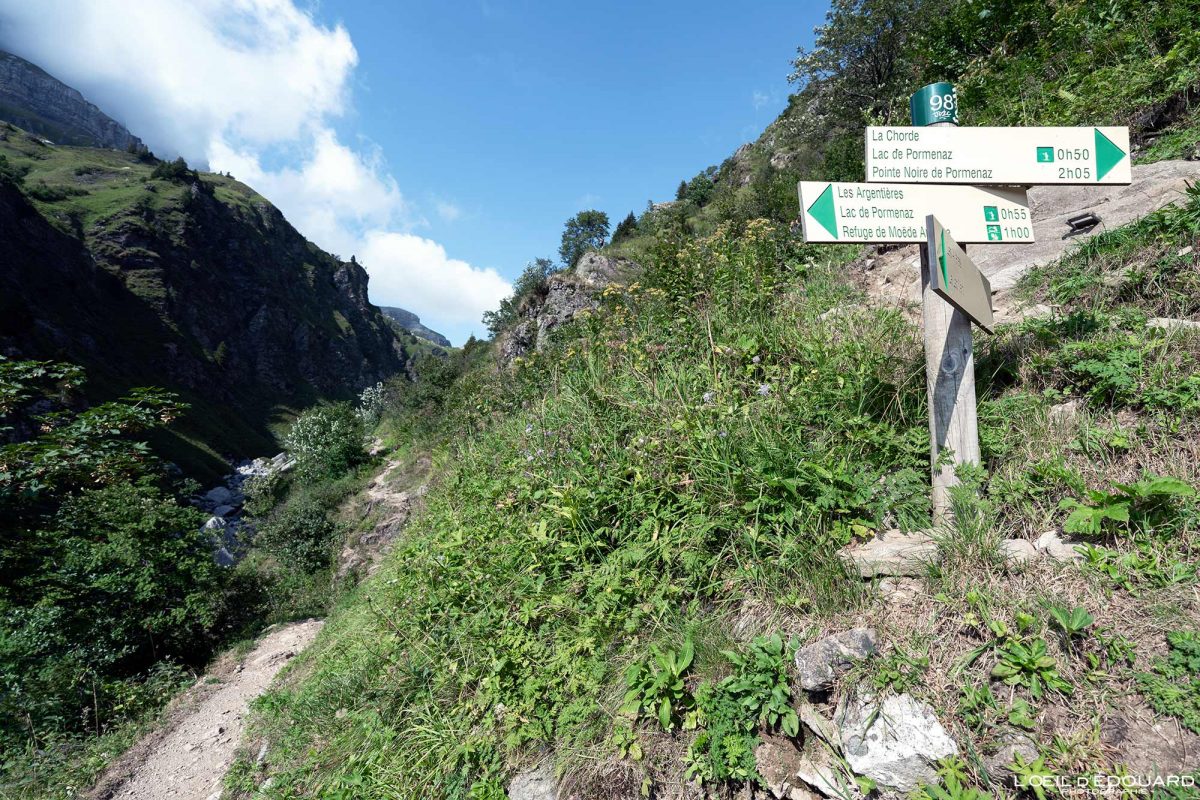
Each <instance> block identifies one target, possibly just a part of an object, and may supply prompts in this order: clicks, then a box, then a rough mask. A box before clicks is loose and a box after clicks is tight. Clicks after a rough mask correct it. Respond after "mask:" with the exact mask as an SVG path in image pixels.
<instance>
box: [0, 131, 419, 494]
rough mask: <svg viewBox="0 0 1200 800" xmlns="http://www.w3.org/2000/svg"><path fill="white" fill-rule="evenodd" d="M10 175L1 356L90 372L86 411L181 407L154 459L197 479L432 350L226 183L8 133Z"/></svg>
mask: <svg viewBox="0 0 1200 800" xmlns="http://www.w3.org/2000/svg"><path fill="white" fill-rule="evenodd" d="M0 159H2V161H0V173H2V174H3V175H4V176H5V177H3V178H0V180H3V182H4V185H3V187H2V188H3V191H4V200H5V205H4V208H3V209H2V216H3V223H4V224H5V226H6V231H7V234H6V237H5V240H4V242H3V243H2V244H0V247H3V248H4V252H5V258H4V263H3V265H0V281H3V282H4V285H5V287H6V291H5V296H4V298H3V300H2V301H0V302H2V303H3V309H4V315H3V322H0V341H2V343H3V345H4V347H5V348H6V349H7V350H8V351H9V352H12V353H14V354H16V355H21V356H24V357H36V358H55V359H61V360H67V361H74V362H76V363H80V364H82V365H83V366H85V367H86V368H87V370H88V374H89V375H90V376H91V391H92V392H93V394H94V397H93V398H92V399H107V398H109V397H114V396H117V395H119V394H120V393H122V392H124V391H127V390H128V389H129V388H130V387H132V386H138V385H155V384H159V385H165V386H166V387H167V388H170V389H173V390H176V391H179V392H180V393H181V394H182V395H183V396H184V398H185V399H186V400H187V401H188V402H190V403H191V404H192V405H193V409H192V410H191V412H189V414H188V415H187V417H186V418H185V419H184V420H183V421H182V424H181V426H180V428H179V430H178V431H177V432H174V433H172V434H170V436H169V437H168V438H164V439H163V440H162V441H161V442H160V444H162V445H163V446H164V447H165V451H166V453H167V455H168V457H170V458H171V459H172V460H175V461H177V462H178V463H180V464H182V465H183V466H184V467H185V468H187V469H188V470H189V471H191V472H194V473H197V474H200V475H211V474H217V473H219V472H221V471H222V470H224V469H225V465H224V459H225V457H227V456H229V455H236V456H245V455H254V454H265V453H269V452H271V451H274V450H277V448H278V445H277V444H276V443H275V442H274V436H275V433H277V432H278V430H279V427H280V425H282V424H285V423H286V422H287V421H288V420H290V419H291V418H292V417H293V416H294V414H295V413H296V411H297V409H300V408H303V407H304V406H306V405H310V404H312V403H314V402H316V401H317V400H318V399H319V398H321V397H340V398H345V397H349V396H351V395H353V394H354V393H355V392H356V391H357V390H358V389H361V388H362V387H363V386H365V385H368V384H371V383H374V382H376V381H378V380H382V379H384V378H386V377H388V376H390V375H393V374H396V373H398V372H400V371H402V370H403V369H404V368H405V365H406V364H407V363H408V361H409V359H410V355H409V352H410V351H413V352H415V351H416V350H419V349H420V348H421V346H420V345H419V344H418V342H417V340H416V338H415V337H413V336H411V335H409V334H408V333H407V332H403V331H396V330H395V329H394V327H393V326H392V325H391V324H390V322H389V321H388V320H386V319H385V318H384V317H383V316H382V315H381V314H380V313H379V311H378V309H376V308H375V307H374V306H370V305H369V304H368V303H367V300H366V274H365V272H364V271H363V270H362V269H361V267H359V266H358V265H357V264H346V263H343V262H341V261H340V260H338V259H337V258H336V257H334V256H331V255H329V254H327V253H324V252H322V251H320V250H319V249H318V248H316V247H315V246H314V245H312V244H311V243H309V242H307V241H305V240H304V239H303V237H301V236H300V235H299V233H297V232H296V231H295V230H294V229H293V228H291V226H290V225H288V224H287V222H286V220H284V219H283V217H282V215H280V214H279V212H278V211H277V210H276V209H275V208H274V207H272V206H271V205H270V204H269V203H268V202H267V201H266V200H265V199H263V198H262V197H261V196H260V195H258V194H257V193H256V192H254V191H253V190H252V189H250V188H249V187H247V186H245V185H244V184H242V183H239V182H238V181H236V180H234V179H232V178H229V177H225V176H222V175H214V174H204V175H198V174H196V173H192V172H190V171H188V170H186V169H182V170H177V171H176V172H174V173H173V172H171V171H170V170H166V169H165V166H166V165H159V164H158V163H157V162H153V161H152V160H148V159H142V158H139V157H137V156H136V155H133V154H129V153H122V152H116V151H111V150H100V149H92V148H78V147H59V146H51V145H46V144H44V143H42V142H41V141H40V140H39V139H37V138H36V137H33V136H29V135H27V134H25V133H24V132H23V131H20V130H19V129H16V128H12V127H11V126H8V127H6V128H5V129H3V130H0ZM156 170H157V171H156Z"/></svg>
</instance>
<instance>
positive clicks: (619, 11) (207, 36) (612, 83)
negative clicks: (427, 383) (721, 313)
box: [0, 0, 827, 344]
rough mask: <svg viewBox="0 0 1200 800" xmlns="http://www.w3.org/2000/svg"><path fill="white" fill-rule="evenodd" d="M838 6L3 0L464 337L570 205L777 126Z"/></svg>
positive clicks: (40, 48)
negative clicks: (797, 74)
mask: <svg viewBox="0 0 1200 800" xmlns="http://www.w3.org/2000/svg"><path fill="white" fill-rule="evenodd" d="M34 6H36V8H35V7H34ZM826 8H827V5H826V4H825V3H808V2H781V1H777V0H763V1H761V2H751V3H744V4H738V5H734V4H730V3H716V2H658V3H633V2H613V3H608V4H604V5H600V4H590V5H584V4H573V3H552V2H528V1H525V2H522V1H521V0H514V1H512V2H506V1H505V0H470V1H469V2H452V3H447V2H433V1H432V0H416V1H414V2H403V3H379V2H377V0H375V1H372V0H324V2H322V3H320V4H319V5H310V4H305V3H303V2H300V3H297V2H296V0H148V2H145V3H137V4H128V3H125V2H118V0H42V2H41V3H38V4H29V3H28V2H27V0H0V47H3V48H5V49H10V50H13V51H15V52H17V53H18V54H19V55H23V56H25V57H27V58H30V59H31V60H34V61H35V62H37V63H39V64H40V65H41V66H43V67H45V68H46V69H48V70H50V71H51V72H52V73H53V74H55V75H57V76H58V77H60V78H62V79H63V80H65V81H67V82H68V83H71V84H72V85H74V86H76V87H77V88H79V89H80V90H81V91H83V92H84V93H85V95H87V96H88V97H89V98H90V99H93V100H94V101H95V102H97V103H98V104H99V105H101V107H102V108H104V109H105V110H106V111H108V112H109V113H111V114H113V115H114V116H116V117H118V118H119V119H121V120H122V121H124V122H126V124H128V125H129V127H130V128H131V129H132V130H133V131H134V132H135V133H137V134H139V135H140V136H142V137H143V138H144V139H146V140H147V142H148V143H149V144H150V145H151V147H152V148H153V149H154V150H155V151H156V152H158V153H159V154H160V155H161V154H173V153H181V154H183V155H184V156H185V157H187V158H188V159H189V161H191V162H193V163H200V164H208V165H210V166H211V167H212V168H213V169H218V170H221V171H226V170H228V171H230V172H232V173H233V174H234V175H235V176H236V177H238V178H240V179H243V180H245V181H247V182H248V183H250V184H251V185H252V186H254V187H255V188H256V189H259V190H260V191H262V192H263V193H264V194H265V195H266V196H267V197H268V198H269V199H271V200H272V201H273V202H275V203H276V204H277V205H279V206H280V207H281V208H282V209H283V211H284V213H285V214H287V215H288V218H289V219H290V220H291V221H292V222H293V224H295V225H296V226H297V227H298V228H300V230H301V232H303V233H305V235H307V236H308V237H309V238H311V239H313V240H314V241H315V242H317V243H318V244H320V245H321V246H323V247H325V248H326V249H330V250H332V251H334V252H337V253H339V254H340V255H342V256H343V257H347V258H348V257H349V256H350V255H351V254H352V253H353V254H355V255H357V256H358V258H359V260H360V261H361V262H362V263H364V265H365V266H366V267H367V269H368V271H369V272H370V273H371V287H372V289H371V293H372V300H373V301H374V302H376V303H379V304H381V305H401V306H404V307H406V308H408V309H409V310H411V311H415V312H416V313H418V314H420V315H421V317H422V319H423V320H424V321H425V322H426V323H427V324H429V325H430V326H431V327H434V328H435V329H438V330H442V331H443V332H445V333H446V334H447V335H448V336H450V338H451V339H452V340H453V341H454V342H455V343H456V344H457V343H461V342H462V341H463V340H464V339H465V338H466V337H467V335H468V334H470V333H472V332H474V333H476V334H480V333H482V332H483V330H482V326H481V325H480V324H479V323H478V317H479V315H480V313H481V312H482V310H484V309H485V308H488V307H493V306H494V305H495V303H496V302H498V300H499V299H500V297H502V296H503V295H504V294H505V293H506V291H507V288H508V285H507V282H508V281H510V280H512V279H513V278H515V277H516V275H518V274H519V273H520V271H521V269H522V268H523V266H524V264H525V263H526V262H527V261H529V260H530V259H532V258H534V257H537V256H550V257H553V256H555V255H556V253H557V247H558V241H559V235H560V234H561V231H562V224H563V222H564V221H565V220H566V218H567V217H569V216H570V215H572V214H574V213H575V212H577V211H579V210H581V209H584V208H590V207H594V208H599V209H601V210H603V211H606V212H607V213H608V214H609V217H610V218H611V219H612V221H613V224H615V223H616V222H617V221H618V220H619V219H620V218H621V217H623V216H624V215H625V214H626V213H628V212H629V211H636V212H640V211H641V210H642V209H643V208H644V207H645V205H646V202H647V200H650V199H654V200H656V201H660V200H667V199H671V198H672V197H673V195H674V191H675V187H676V186H677V185H678V183H679V181H680V179H683V178H690V177H691V176H692V175H694V174H695V173H697V172H698V171H700V170H701V169H703V168H704V167H706V166H708V165H710V164H719V163H720V162H721V161H722V160H724V159H725V158H726V157H727V156H729V155H730V154H731V153H732V152H733V151H734V149H736V148H737V146H738V145H740V144H742V143H743V142H746V141H750V140H752V139H754V138H755V137H756V136H757V135H758V134H759V133H760V132H761V131H762V129H763V128H764V127H765V126H766V125H767V124H768V123H770V121H771V120H772V119H774V117H775V116H776V115H777V114H778V113H779V111H780V110H781V109H782V108H783V107H784V105H785V103H786V98H787V94H788V91H789V87H788V84H787V74H788V72H789V62H790V60H791V58H792V57H793V56H794V54H795V51H796V47H797V46H799V45H802V44H803V45H808V44H809V43H810V42H811V40H812V35H813V34H812V31H813V28H814V26H816V25H819V24H820V23H821V22H822V20H823V17H824V13H825V10H826Z"/></svg>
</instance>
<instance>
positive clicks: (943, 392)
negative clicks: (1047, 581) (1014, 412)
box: [911, 84, 979, 525]
mask: <svg viewBox="0 0 1200 800" xmlns="http://www.w3.org/2000/svg"><path fill="white" fill-rule="evenodd" d="M942 87H948V84H931V85H930V86H927V87H925V88H923V89H921V90H919V91H918V92H917V93H916V94H914V95H913V96H912V100H911V107H912V117H913V124H914V125H921V124H927V125H929V126H930V127H935V126H936V127H942V126H952V127H953V126H956V125H957V124H958V123H957V120H958V108H957V97H955V95H954V94H953V88H952V87H948V88H949V89H950V92H951V94H950V95H941V97H943V98H944V97H946V96H949V97H954V102H955V105H954V107H952V108H951V109H950V112H951V113H950V114H948V115H947V114H946V113H941V114H940V115H937V116H931V115H930V110H929V109H928V108H927V107H926V104H927V103H928V101H929V99H930V98H931V97H938V96H939V95H938V92H944V91H945V89H943V88H942ZM918 105H920V107H918ZM944 107H945V102H944V99H943V100H942V101H941V102H938V104H937V109H936V110H938V111H940V110H942V109H943V108H944ZM938 119H941V120H946V121H933V120H938ZM920 247H921V307H922V313H923V316H924V322H925V383H926V388H927V390H928V393H929V459H930V468H931V471H932V475H933V480H932V483H933V494H932V499H933V521H934V524H935V525H936V524H944V523H948V522H950V521H951V520H952V517H953V512H952V511H951V508H950V487H951V486H956V485H958V483H959V480H958V477H957V476H956V475H955V474H954V469H955V467H956V466H957V465H959V464H978V463H979V423H978V418H977V416H976V411H975V358H974V355H973V350H972V346H971V321H970V320H969V319H968V318H967V316H966V314H963V313H962V312H961V311H959V310H958V309H957V308H955V307H954V306H952V305H950V304H949V303H947V302H946V301H945V300H943V299H942V297H941V296H940V295H938V294H937V293H936V292H934V291H933V288H932V286H931V284H930V280H929V270H930V269H931V263H932V259H933V258H934V256H933V255H932V254H931V253H930V252H929V247H928V245H924V244H923V245H921V246H920ZM963 251H964V252H966V247H965V246H963ZM947 450H950V451H952V453H953V455H952V456H947V455H944V453H945V451H947ZM943 461H944V462H945V463H944V464H940V465H939V462H943Z"/></svg>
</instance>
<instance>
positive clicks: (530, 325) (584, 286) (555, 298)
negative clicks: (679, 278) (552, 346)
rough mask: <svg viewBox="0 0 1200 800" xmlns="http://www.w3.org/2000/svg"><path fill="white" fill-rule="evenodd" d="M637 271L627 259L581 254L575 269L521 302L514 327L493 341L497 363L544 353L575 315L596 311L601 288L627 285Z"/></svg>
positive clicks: (552, 280) (559, 276)
mask: <svg viewBox="0 0 1200 800" xmlns="http://www.w3.org/2000/svg"><path fill="white" fill-rule="evenodd" d="M639 271H640V267H639V266H638V265H637V263H635V262H633V261H630V260H628V259H625V258H612V257H609V256H605V255H601V254H600V253H585V254H584V256H583V257H582V258H581V259H579V263H578V264H577V265H576V266H575V269H573V270H568V271H565V272H559V273H556V274H554V275H551V276H550V277H549V278H548V279H547V280H546V284H545V286H544V287H543V288H542V291H540V292H535V293H534V294H533V295H531V296H530V297H528V298H526V299H525V302H524V303H523V305H522V306H521V309H520V312H519V314H520V319H519V321H518V322H517V324H516V325H514V326H513V327H512V328H510V329H509V330H506V331H504V332H503V333H501V334H500V335H499V336H498V337H497V338H496V342H497V347H498V349H499V352H500V359H501V361H502V362H503V363H505V364H509V363H511V362H512V361H513V360H514V359H517V358H521V357H523V356H526V355H528V354H529V353H532V352H540V351H541V350H544V349H545V347H546V345H547V343H548V342H549V341H550V338H551V336H552V335H553V333H554V331H555V330H556V329H558V328H559V327H561V326H563V325H565V324H567V323H568V322H571V321H572V320H573V319H575V317H576V315H578V314H579V312H581V311H585V310H590V309H594V308H597V307H599V305H600V303H599V300H598V297H599V294H600V292H601V291H602V290H603V289H604V287H605V286H608V285H609V284H611V283H619V282H622V281H627V280H629V279H630V278H631V277H632V276H634V275H636V274H637V273H638V272H639Z"/></svg>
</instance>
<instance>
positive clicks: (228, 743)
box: [89, 620, 323, 800]
mask: <svg viewBox="0 0 1200 800" xmlns="http://www.w3.org/2000/svg"><path fill="white" fill-rule="evenodd" d="M322 624H323V622H322V621H320V620H307V621H305V622H296V623H292V624H289V625H283V626H280V627H278V628H276V629H274V630H272V631H270V632H268V633H267V634H266V635H265V636H263V637H262V638H261V639H260V640H259V641H258V644H257V645H255V647H254V649H253V650H251V651H250V652H249V653H247V654H246V655H245V656H244V657H243V658H242V659H240V660H239V661H237V662H235V663H233V664H232V665H231V666H230V667H229V668H228V669H226V670H218V673H217V674H216V675H214V676H210V678H208V679H205V680H206V683H203V684H201V685H199V686H198V687H197V689H195V690H193V691H194V692H195V696H193V697H191V698H184V700H183V702H182V703H181V704H180V706H179V707H178V708H177V710H176V711H175V712H173V713H172V714H170V715H169V719H168V722H167V724H166V725H165V726H164V728H163V729H162V730H160V731H159V732H158V733H156V734H152V735H151V736H149V737H147V738H146V739H144V740H143V741H142V742H141V743H139V744H138V745H137V746H136V747H135V748H134V749H133V750H131V751H130V752H129V753H127V754H126V756H125V757H123V758H122V759H121V760H120V762H118V763H117V764H116V765H114V767H113V769H112V770H110V771H109V773H108V775H107V776H106V778H105V779H104V780H103V781H102V782H101V783H100V785H98V786H97V787H96V789H95V790H94V791H93V792H92V793H91V794H90V795H89V797H90V798H94V799H95V800H100V799H101V798H104V800H161V799H162V798H171V800H209V798H213V800H215V798H219V797H220V795H221V785H222V781H223V780H224V778H225V773H226V772H228V771H229V767H230V766H231V765H232V764H233V761H234V755H235V752H236V750H237V746H238V743H239V742H240V741H241V738H242V733H243V731H244V728H245V724H246V717H247V715H248V712H249V706H250V701H252V700H253V699H254V698H256V697H258V696H259V695H261V694H262V693H263V692H265V691H266V690H267V688H268V687H269V686H270V685H271V681H273V680H274V679H275V676H276V675H277V674H278V673H279V671H280V670H281V669H282V668H283V667H284V665H285V664H287V663H288V662H289V661H291V660H292V658H294V657H295V656H296V655H297V654H298V653H300V652H301V651H302V650H304V648H306V647H308V645H309V644H311V643H312V641H313V639H315V638H316V635H317V632H318V631H320V630H321V626H322ZM212 678H216V679H217V680H218V681H219V683H211V684H209V683H207V681H208V680H211V679H212Z"/></svg>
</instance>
